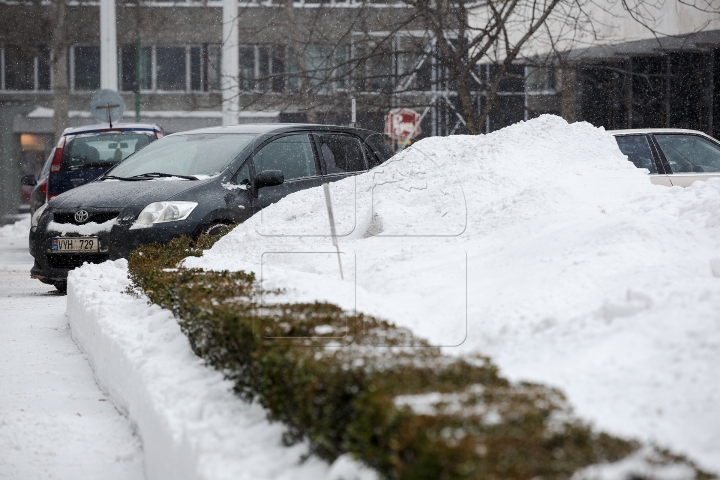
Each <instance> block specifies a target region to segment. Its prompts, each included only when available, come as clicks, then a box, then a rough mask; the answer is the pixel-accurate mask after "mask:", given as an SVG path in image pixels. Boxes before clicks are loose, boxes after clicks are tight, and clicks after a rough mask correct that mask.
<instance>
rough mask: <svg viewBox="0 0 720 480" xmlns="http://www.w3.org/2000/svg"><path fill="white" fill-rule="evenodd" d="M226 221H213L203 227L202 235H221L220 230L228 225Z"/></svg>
mask: <svg viewBox="0 0 720 480" xmlns="http://www.w3.org/2000/svg"><path fill="white" fill-rule="evenodd" d="M226 226H227V225H225V224H224V223H212V224H210V225H208V226H207V227H205V228H203V229H202V232H200V234H201V235H220V231H221V230H222V229H223V227H226Z"/></svg>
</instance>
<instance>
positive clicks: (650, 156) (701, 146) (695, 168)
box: [608, 128, 720, 187]
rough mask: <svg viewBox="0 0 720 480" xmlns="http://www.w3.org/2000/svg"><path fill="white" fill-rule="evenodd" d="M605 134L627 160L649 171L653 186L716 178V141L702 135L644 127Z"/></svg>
mask: <svg viewBox="0 0 720 480" xmlns="http://www.w3.org/2000/svg"><path fill="white" fill-rule="evenodd" d="M608 133H610V134H612V135H614V136H615V140H616V141H617V144H618V147H620V151H621V152H622V153H624V154H625V155H627V157H628V160H630V161H631V162H633V163H634V164H635V166H636V167H638V168H646V169H648V170H649V171H650V181H651V182H652V183H655V184H657V185H666V186H668V187H670V186H673V185H678V186H681V187H687V186H689V185H691V184H692V183H693V182H696V181H698V180H701V181H705V180H707V179H708V178H711V177H720V142H718V141H717V140H715V139H714V138H713V137H711V136H709V135H707V134H705V133H703V132H698V131H696V130H683V129H677V128H647V129H637V130H611V131H609V132H608Z"/></svg>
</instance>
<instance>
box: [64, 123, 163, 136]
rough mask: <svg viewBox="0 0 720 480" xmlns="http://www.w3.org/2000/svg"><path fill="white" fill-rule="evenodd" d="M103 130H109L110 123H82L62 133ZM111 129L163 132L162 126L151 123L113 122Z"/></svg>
mask: <svg viewBox="0 0 720 480" xmlns="http://www.w3.org/2000/svg"><path fill="white" fill-rule="evenodd" d="M103 130H110V124H108V123H99V124H97V125H84V126H82V127H73V128H66V129H65V130H64V131H63V135H79V134H82V133H96V132H99V131H103ZM112 130H118V131H121V132H122V131H125V132H132V131H153V132H160V133H162V132H163V129H162V127H160V126H159V125H156V124H153V123H116V124H113V126H112Z"/></svg>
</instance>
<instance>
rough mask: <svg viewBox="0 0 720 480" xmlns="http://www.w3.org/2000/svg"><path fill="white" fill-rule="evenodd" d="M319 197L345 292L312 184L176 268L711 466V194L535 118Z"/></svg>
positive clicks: (718, 191)
mask: <svg viewBox="0 0 720 480" xmlns="http://www.w3.org/2000/svg"><path fill="white" fill-rule="evenodd" d="M330 189H331V193H332V199H333V203H334V206H335V216H336V222H337V225H338V232H339V235H340V247H341V250H342V252H343V254H342V259H343V260H342V261H343V268H344V270H345V279H344V281H341V280H340V277H339V274H338V266H337V258H336V256H335V254H334V250H333V247H332V244H331V241H330V238H329V227H328V221H327V212H326V207H325V200H324V197H323V193H322V189H320V188H317V189H312V190H307V191H303V192H298V193H296V194H293V195H291V196H289V197H287V198H286V199H284V200H282V201H280V202H279V203H277V204H275V205H272V206H270V207H269V208H267V209H265V210H263V212H262V213H261V214H258V215H256V216H255V217H253V218H251V219H250V220H248V221H247V222H245V223H244V224H243V225H241V226H239V227H238V228H236V229H235V230H234V231H233V232H231V233H230V234H228V235H227V236H226V237H224V238H223V239H221V240H220V241H219V242H217V243H216V244H215V246H214V247H213V248H212V249H211V250H210V251H208V252H206V254H205V256H204V257H202V258H188V259H186V260H185V265H186V266H188V267H201V268H206V269H217V270H221V269H231V270H240V269H242V270H247V271H254V272H256V273H257V274H258V276H259V278H261V279H262V281H263V283H264V285H265V287H268V288H284V289H286V294H285V296H284V298H283V301H287V300H298V301H307V300H316V299H317V300H325V301H331V302H334V303H337V304H339V305H340V306H342V307H343V308H346V309H357V310H359V311H362V312H366V313H369V314H373V315H376V316H380V317H383V318H385V319H388V320H390V321H393V322H395V323H396V324H398V325H402V326H406V327H409V328H411V329H412V330H413V331H414V333H416V334H417V335H420V336H423V337H425V338H427V339H429V341H430V342H431V343H432V344H434V345H439V346H443V347H444V348H445V351H446V352H447V353H451V354H452V353H453V352H457V353H458V354H460V353H467V352H471V351H480V352H482V353H483V354H486V355H490V356H491V357H492V358H493V359H494V360H495V361H496V362H497V363H498V364H499V366H500V367H501V368H502V370H503V371H504V373H505V374H506V375H508V376H509V377H510V378H511V379H516V380H518V379H528V380H532V381H539V382H544V383H548V384H550V385H553V386H557V387H560V388H561V389H563V390H564V391H565V392H566V393H567V394H568V397H569V400H570V402H571V403H573V404H574V405H575V406H576V408H577V413H578V414H580V415H581V416H583V417H585V418H588V419H590V420H593V421H594V422H595V423H596V424H597V426H598V427H599V428H601V429H605V430H608V431H610V432H611V433H615V434H620V435H625V436H631V437H637V438H640V439H643V440H646V441H653V442H657V443H658V444H660V445H661V446H667V447H670V448H672V449H673V450H675V451H677V452H680V453H685V454H688V455H689V456H690V458H692V459H695V460H697V461H699V462H700V464H701V465H702V466H704V467H706V468H710V469H712V470H714V471H718V470H720V429H719V428H718V425H720V382H718V381H717V379H718V376H717V373H715V371H714V366H715V365H718V364H720V278H718V277H720V253H718V246H719V245H720V180H713V181H709V182H707V183H696V184H695V185H693V186H692V187H689V188H687V189H681V188H679V187H674V188H667V187H660V186H655V185H652V184H651V183H650V182H649V180H648V177H647V172H645V171H642V170H638V169H636V168H635V167H634V166H633V165H632V164H631V163H630V162H628V161H627V159H626V158H625V157H624V155H622V153H621V152H620V151H619V150H618V148H617V145H616V144H615V142H614V140H613V138H612V137H611V136H610V135H608V134H607V133H605V132H604V131H603V129H597V128H594V127H592V126H591V125H589V124H586V123H575V124H570V125H569V124H567V123H566V122H565V121H563V120H562V119H560V118H558V117H553V116H547V115H546V116H542V117H540V118H538V119H535V120H531V121H529V122H524V123H520V124H516V125H513V126H511V127H508V128H506V129H503V130H500V131H498V132H495V133H492V134H489V135H481V136H457V137H447V138H430V139H426V140H423V141H421V142H418V143H417V144H416V145H415V146H413V147H412V148H410V149H408V150H406V151H405V152H403V153H401V154H399V155H396V156H395V157H394V158H393V159H392V160H391V161H390V162H388V163H386V164H384V165H382V166H381V167H378V168H376V169H374V170H372V171H370V172H368V173H366V174H362V175H359V176H356V177H352V178H348V179H345V180H343V181H340V182H336V183H333V184H332V185H331V188H330ZM84 268H87V267H84Z"/></svg>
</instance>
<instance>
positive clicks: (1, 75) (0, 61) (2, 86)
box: [0, 44, 53, 94]
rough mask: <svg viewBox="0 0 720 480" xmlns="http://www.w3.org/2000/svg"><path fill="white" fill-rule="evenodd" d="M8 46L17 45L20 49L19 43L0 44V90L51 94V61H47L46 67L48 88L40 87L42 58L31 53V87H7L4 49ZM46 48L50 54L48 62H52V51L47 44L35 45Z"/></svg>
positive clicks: (38, 48)
mask: <svg viewBox="0 0 720 480" xmlns="http://www.w3.org/2000/svg"><path fill="white" fill-rule="evenodd" d="M8 47H17V48H20V49H22V48H21V47H20V46H19V45H13V44H5V45H0V91H1V92H4V93H13V94H16V93H45V94H52V89H53V74H52V66H51V63H47V64H46V65H47V67H48V69H49V75H48V88H47V89H41V88H40V62H41V61H42V58H41V57H40V56H39V55H37V54H32V59H33V60H32V63H33V87H32V88H31V89H30V90H9V89H8V88H7V83H6V81H7V72H6V68H7V58H6V51H7V48H8ZM43 48H45V49H48V52H49V55H50V62H52V52H50V51H49V47H48V46H47V45H37V46H36V49H37V50H41V49H43Z"/></svg>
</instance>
